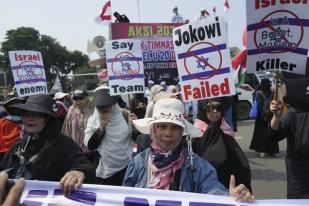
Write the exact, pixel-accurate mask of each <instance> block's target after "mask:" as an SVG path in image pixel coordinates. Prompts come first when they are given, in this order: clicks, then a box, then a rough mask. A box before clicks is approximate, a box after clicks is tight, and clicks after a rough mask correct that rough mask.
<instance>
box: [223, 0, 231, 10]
mask: <svg viewBox="0 0 309 206" xmlns="http://www.w3.org/2000/svg"><path fill="white" fill-rule="evenodd" d="M223 6H224V13H227V11H228V10H229V9H230V4H229V2H228V0H225V2H224V4H223Z"/></svg>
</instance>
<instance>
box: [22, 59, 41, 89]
mask: <svg viewBox="0 0 309 206" xmlns="http://www.w3.org/2000/svg"><path fill="white" fill-rule="evenodd" d="M27 62H30V63H32V65H34V66H39V65H38V64H37V63H36V62H32V61H24V62H21V63H20V64H19V65H18V67H17V71H16V75H17V76H18V78H19V76H20V74H19V71H21V70H22V69H23V67H25V66H28V65H23V64H25V63H27ZM38 69H40V70H41V75H42V77H43V74H44V73H43V69H42V68H39V67H38ZM33 76H35V75H33ZM19 79H20V78H19ZM22 80H24V79H22ZM29 80H30V79H29ZM36 82H37V81H29V82H27V83H28V84H34V83H36Z"/></svg>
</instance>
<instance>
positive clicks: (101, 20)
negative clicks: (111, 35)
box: [94, 0, 112, 24]
mask: <svg viewBox="0 0 309 206" xmlns="http://www.w3.org/2000/svg"><path fill="white" fill-rule="evenodd" d="M111 13H112V11H111V1H110V0H108V1H107V2H105V4H104V5H103V7H102V10H101V13H100V15H99V16H97V17H96V18H95V20H94V21H95V22H96V23H98V24H108V23H111V22H112V15H111Z"/></svg>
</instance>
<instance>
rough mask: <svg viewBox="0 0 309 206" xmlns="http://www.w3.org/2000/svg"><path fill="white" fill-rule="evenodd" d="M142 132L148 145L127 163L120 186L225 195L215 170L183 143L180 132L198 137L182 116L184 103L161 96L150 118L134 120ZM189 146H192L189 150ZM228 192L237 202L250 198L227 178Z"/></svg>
mask: <svg viewBox="0 0 309 206" xmlns="http://www.w3.org/2000/svg"><path fill="white" fill-rule="evenodd" d="M133 123H134V126H135V127H136V128H137V129H138V130H139V131H140V132H142V133H148V134H150V136H151V138H152V144H151V148H149V149H147V150H145V151H144V152H142V153H140V154H138V155H137V156H135V157H134V159H133V161H132V162H131V163H130V165H129V166H128V169H127V172H126V175H125V178H124V181H123V185H124V186H130V187H141V188H152V189H165V190H176V191H187V192H195V193H205V194H216V195H227V194H228V191H227V190H226V188H225V187H224V186H223V185H222V184H221V183H220V182H219V181H218V179H217V174H216V171H215V169H214V168H213V167H212V166H211V165H210V164H209V163H208V162H207V161H206V160H203V159H201V158H200V157H198V156H196V155H195V154H194V153H192V148H191V147H190V146H188V148H187V147H186V146H185V144H184V142H183V141H182V136H183V135H189V136H191V137H195V136H199V135H200V131H199V130H198V129H197V128H196V127H194V125H192V124H191V123H189V122H188V121H187V120H185V119H184V106H183V103H182V102H181V101H180V100H177V99H174V98H167V99H161V100H159V101H157V102H156V103H155V105H154V108H153V116H152V117H151V118H144V119H138V120H134V121H133ZM190 148H191V149H190ZM229 193H230V195H231V196H233V197H235V198H236V199H237V200H240V201H252V200H253V196H252V195H251V193H250V191H249V190H248V188H246V187H245V186H244V185H238V186H235V177H234V176H231V179H230V191H229Z"/></svg>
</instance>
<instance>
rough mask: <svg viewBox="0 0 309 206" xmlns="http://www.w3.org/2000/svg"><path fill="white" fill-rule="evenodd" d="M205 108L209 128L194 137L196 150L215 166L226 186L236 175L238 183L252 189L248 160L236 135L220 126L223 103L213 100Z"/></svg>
mask: <svg viewBox="0 0 309 206" xmlns="http://www.w3.org/2000/svg"><path fill="white" fill-rule="evenodd" d="M205 110H206V116H205V118H204V120H205V124H206V125H207V128H206V131H205V132H204V134H203V135H202V137H200V138H195V139H193V150H194V152H195V153H197V154H198V155H199V156H201V157H202V158H204V159H206V160H207V161H208V162H210V163H211V164H212V165H213V166H214V167H215V169H216V170H217V174H218V179H219V181H220V182H221V183H222V184H223V185H224V186H225V187H227V188H228V187H229V178H230V176H231V175H234V176H235V177H236V180H237V184H244V185H245V186H246V187H247V188H248V189H249V190H250V191H252V189H251V171H250V166H249V163H248V160H247V158H246V156H245V154H244V153H243V151H242V150H241V148H240V146H239V145H238V143H237V142H236V141H235V139H234V137H232V136H231V135H229V134H227V133H225V132H224V131H223V130H222V128H221V127H220V126H221V123H222V121H223V119H222V111H223V108H222V105H221V103H220V102H218V101H216V100H211V101H210V102H208V103H207V105H206V108H205Z"/></svg>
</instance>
